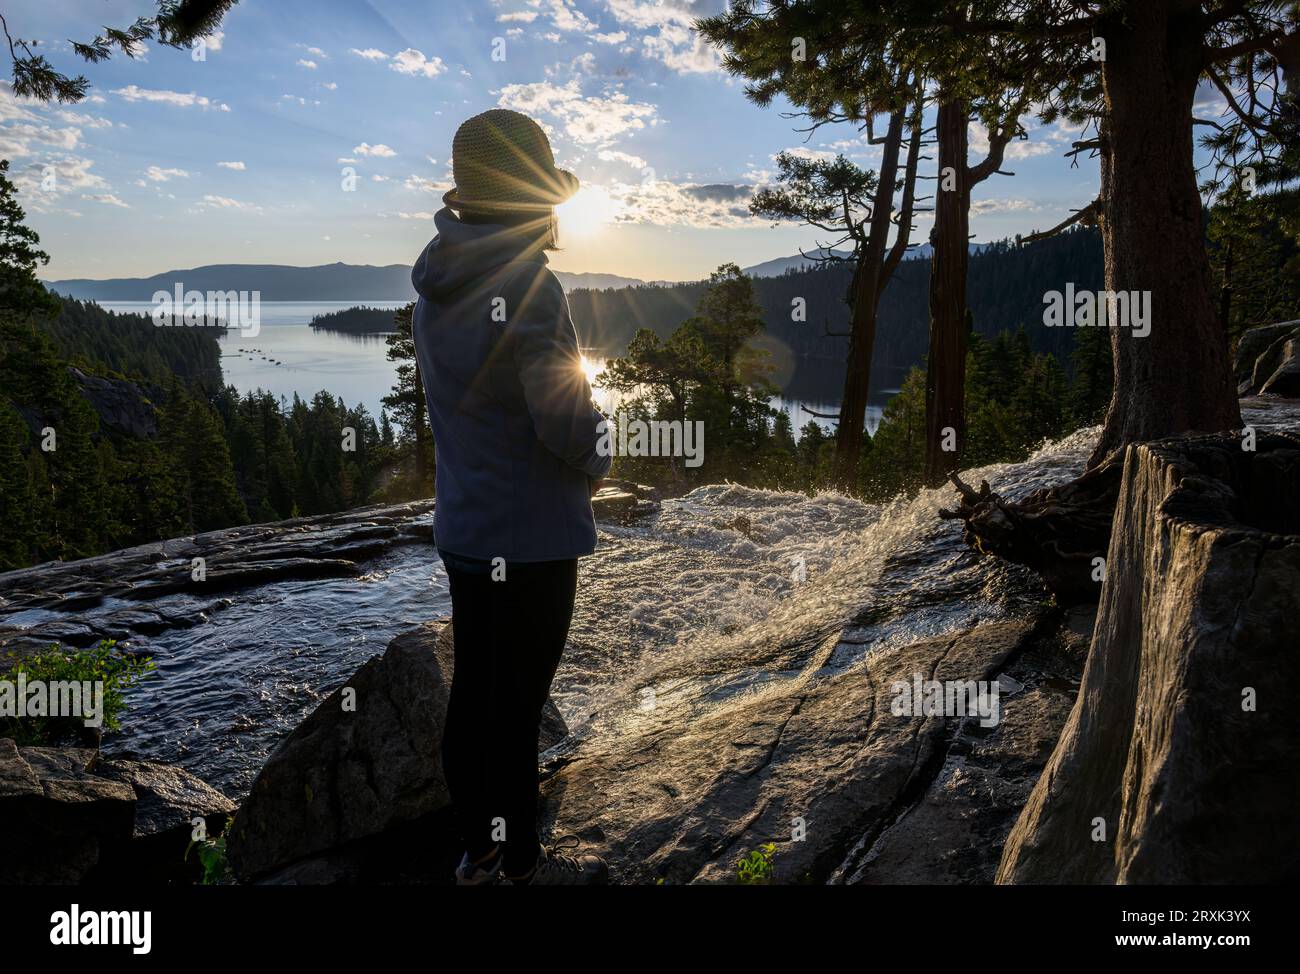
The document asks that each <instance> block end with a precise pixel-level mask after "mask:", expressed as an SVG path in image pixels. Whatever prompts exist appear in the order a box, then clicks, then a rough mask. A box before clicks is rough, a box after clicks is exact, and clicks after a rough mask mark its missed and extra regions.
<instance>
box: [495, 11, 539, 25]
mask: <svg viewBox="0 0 1300 974" xmlns="http://www.w3.org/2000/svg"><path fill="white" fill-rule="evenodd" d="M536 19H537V11H536V10H516V11H515V12H514V13H508V14H497V23H500V24H511V23H519V24H531V23H532V22H533V21H534V20H536Z"/></svg>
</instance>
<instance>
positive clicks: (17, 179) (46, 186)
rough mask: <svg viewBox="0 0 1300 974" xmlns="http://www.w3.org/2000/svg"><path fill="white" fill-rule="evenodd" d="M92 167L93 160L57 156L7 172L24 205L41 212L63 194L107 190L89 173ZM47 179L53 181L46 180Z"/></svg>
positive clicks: (100, 178)
mask: <svg viewBox="0 0 1300 974" xmlns="http://www.w3.org/2000/svg"><path fill="white" fill-rule="evenodd" d="M0 142H3V139H0ZM94 164H95V163H94V160H91V159H87V158H85V157H83V156H72V155H60V156H54V157H46V158H44V159H42V160H40V161H39V162H37V161H33V162H29V163H26V164H25V165H23V166H22V167H21V168H20V169H16V170H13V171H11V172H10V176H11V177H12V178H13V181H14V185H16V186H17V187H18V191H19V192H20V193H22V194H23V196H24V197H25V198H26V202H27V205H28V206H30V207H31V208H32V209H33V210H39V211H42V212H43V211H46V210H48V209H49V208H50V206H49V204H50V203H51V202H52V201H53V200H54V199H56V198H57V197H58V196H59V195H61V194H63V193H68V192H71V191H74V190H86V189H104V190H107V189H108V188H109V185H108V182H107V181H106V180H104V179H103V177H101V176H98V175H96V174H95V173H93V172H91V171H90V168H91V167H92V166H93V165H94ZM51 176H52V177H53V179H50V177H51Z"/></svg>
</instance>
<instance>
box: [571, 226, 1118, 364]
mask: <svg viewBox="0 0 1300 974" xmlns="http://www.w3.org/2000/svg"><path fill="white" fill-rule="evenodd" d="M851 277H852V271H851V269H850V268H849V267H847V266H830V265H826V266H823V267H817V268H813V269H811V270H802V271H791V272H789V273H787V274H783V275H780V276H778V277H759V278H754V294H755V298H756V299H757V301H758V305H759V307H760V308H761V309H762V311H763V320H764V323H765V325H766V327H767V333H768V334H769V335H772V336H775V337H776V338H778V339H780V341H781V342H783V343H784V344H785V345H787V346H788V347H789V348H790V349H791V351H792V352H794V353H795V354H796V355H817V356H825V357H829V358H843V356H844V349H845V343H844V339H843V338H837V337H833V336H828V335H827V331H831V332H843V331H844V330H845V329H846V327H847V324H848V317H849V316H848V308H847V306H846V305H845V303H844V295H845V293H846V291H847V290H848V286H849V281H850V278H851ZM929 281H930V261H929V260H928V259H918V260H909V261H904V262H903V263H902V264H900V265H899V267H898V270H897V271H896V272H895V274H894V278H893V280H892V281H891V282H890V284H889V286H888V287H887V288H886V290H885V294H884V297H883V299H882V301H881V310H880V330H879V332H878V333H877V335H876V358H875V362H876V367H877V368H879V369H882V370H883V369H885V368H890V369H898V368H905V367H908V366H911V365H918V364H920V362H921V360H922V358H923V357H924V356H925V349H926V336H927V333H928V328H929V304H928V299H927V294H928V288H929ZM1067 281H1071V282H1073V283H1074V285H1075V287H1076V288H1081V289H1082V288H1087V289H1097V288H1100V287H1101V286H1102V259H1101V239H1100V237H1099V236H1098V234H1097V232H1096V231H1095V230H1093V229H1090V228H1081V229H1078V230H1074V231H1072V232H1069V233H1064V234H1061V235H1059V236H1056V237H1051V238H1048V239H1046V240H1042V241H1038V242H1036V243H1033V244H1027V245H1025V246H1017V245H1016V244H1014V243H1010V242H1007V241H1002V242H999V243H995V244H990V245H988V246H987V248H986V249H984V250H983V251H981V252H980V253H978V254H974V255H972V256H971V258H970V278H969V298H970V307H971V309H972V311H973V312H974V319H975V321H974V324H975V331H976V332H977V333H979V334H981V335H984V336H986V337H990V338H991V337H993V336H996V335H997V334H998V333H999V332H1003V331H1015V330H1017V329H1018V328H1019V327H1020V326H1022V325H1023V326H1024V327H1025V330H1026V331H1027V333H1028V334H1029V340H1030V344H1031V346H1032V348H1033V350H1034V351H1035V352H1051V353H1053V354H1055V355H1056V356H1057V357H1058V358H1061V359H1062V360H1067V359H1068V358H1069V354H1070V352H1071V351H1072V350H1073V347H1074V334H1073V330H1072V329H1064V328H1058V329H1051V328H1047V327H1045V326H1044V325H1043V294H1044V293H1045V292H1047V291H1051V290H1055V289H1059V288H1062V287H1064V285H1065V283H1066V282H1067ZM704 289H705V283H704V282H698V283H692V284H677V285H672V286H658V287H656V286H649V285H647V286H644V287H631V288H623V289H621V290H618V291H585V290H578V291H572V292H570V294H569V306H570V308H571V309H572V312H573V320H574V324H575V325H576V327H577V329H578V336H579V338H580V340H581V341H582V343H583V344H584V345H586V346H590V347H593V348H597V349H599V350H601V351H602V352H605V353H606V354H621V353H622V352H623V351H624V350H625V349H626V348H627V343H628V342H629V341H630V340H631V338H632V336H633V335H634V334H636V331H637V329H639V328H649V329H651V330H652V331H654V332H655V333H656V334H658V335H659V336H660V337H661V338H666V337H667V336H668V335H669V334H671V333H672V331H673V330H674V329H675V328H676V327H677V326H678V325H680V324H681V323H682V322H683V321H685V320H686V319H687V318H689V317H690V316H691V314H693V312H694V308H695V306H696V304H697V303H698V302H699V300H700V297H701V296H702V295H703V293H704ZM796 298H803V299H804V300H805V301H806V303H807V316H806V317H807V320H806V321H793V320H791V309H792V308H793V306H794V301H795V299H796Z"/></svg>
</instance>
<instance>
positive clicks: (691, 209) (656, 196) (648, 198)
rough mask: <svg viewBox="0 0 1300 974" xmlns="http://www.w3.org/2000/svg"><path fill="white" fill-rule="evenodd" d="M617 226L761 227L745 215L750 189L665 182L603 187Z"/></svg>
mask: <svg viewBox="0 0 1300 974" xmlns="http://www.w3.org/2000/svg"><path fill="white" fill-rule="evenodd" d="M604 189H605V192H606V193H607V194H608V195H609V197H610V199H611V200H612V201H613V203H614V207H615V210H616V212H617V214H618V215H617V217H616V221H617V222H619V223H638V224H650V225H654V226H662V227H675V226H680V227H706V228H728V229H735V228H744V227H755V226H759V225H761V223H762V221H761V220H759V219H758V218H757V217H754V216H752V215H751V214H750V212H749V200H750V197H751V196H752V194H753V186H751V185H734V184H731V183H715V184H709V185H695V184H691V183H674V182H671V181H669V180H666V179H656V180H651V181H649V182H640V183H622V182H615V183H614V184H613V185H612V186H608V187H604Z"/></svg>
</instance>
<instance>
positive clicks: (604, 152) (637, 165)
mask: <svg viewBox="0 0 1300 974" xmlns="http://www.w3.org/2000/svg"><path fill="white" fill-rule="evenodd" d="M597 155H598V156H599V157H600V158H601V159H603V160H604V161H605V162H625V163H627V164H628V165H629V166H631V167H632V168H633V169H644V168H645V167H646V166H647V165H649V163H647V162H646V161H645V160H644V159H642V158H641V157H640V156H634V155H632V154H631V153H630V152H619V151H618V150H617V149H601V150H600V152H599V153H597Z"/></svg>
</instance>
